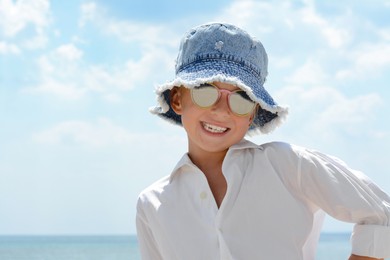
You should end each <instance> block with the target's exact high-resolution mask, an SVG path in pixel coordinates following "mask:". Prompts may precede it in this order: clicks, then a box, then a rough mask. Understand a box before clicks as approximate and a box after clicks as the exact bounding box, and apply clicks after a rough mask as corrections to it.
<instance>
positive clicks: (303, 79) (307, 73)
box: [286, 59, 328, 86]
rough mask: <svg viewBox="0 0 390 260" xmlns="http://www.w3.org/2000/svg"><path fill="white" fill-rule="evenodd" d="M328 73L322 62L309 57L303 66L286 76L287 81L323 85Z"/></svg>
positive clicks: (298, 83) (297, 83)
mask: <svg viewBox="0 0 390 260" xmlns="http://www.w3.org/2000/svg"><path fill="white" fill-rule="evenodd" d="M327 78H328V75H327V74H326V73H325V70H324V68H322V66H321V62H319V61H317V60H314V59H309V60H307V61H306V63H305V64H303V65H302V66H301V67H299V68H297V69H296V70H295V71H293V72H292V75H291V76H288V77H287V78H286V81H287V82H289V83H291V84H296V85H314V86H318V85H322V84H323V83H324V82H326V80H327Z"/></svg>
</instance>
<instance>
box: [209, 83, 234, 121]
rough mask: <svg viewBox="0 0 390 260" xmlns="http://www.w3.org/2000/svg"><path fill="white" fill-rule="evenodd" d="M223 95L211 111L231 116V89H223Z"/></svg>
mask: <svg viewBox="0 0 390 260" xmlns="http://www.w3.org/2000/svg"><path fill="white" fill-rule="evenodd" d="M220 92H221V96H220V98H219V99H218V101H217V102H216V103H215V104H214V105H213V106H212V107H211V111H212V113H213V114H216V115H218V116H229V115H230V108H229V103H228V99H229V94H230V91H228V90H227V91H224V90H221V89H220Z"/></svg>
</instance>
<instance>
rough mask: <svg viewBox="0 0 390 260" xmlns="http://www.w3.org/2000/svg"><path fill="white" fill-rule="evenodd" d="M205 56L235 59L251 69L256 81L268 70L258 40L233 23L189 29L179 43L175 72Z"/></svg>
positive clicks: (266, 59)
mask: <svg viewBox="0 0 390 260" xmlns="http://www.w3.org/2000/svg"><path fill="white" fill-rule="evenodd" d="M208 59H209V60H212V59H214V60H222V59H223V60H225V61H228V62H234V63H239V64H241V65H242V66H245V67H246V68H247V69H248V70H251V71H252V73H253V74H254V75H256V76H257V78H258V80H259V81H260V82H259V83H260V84H263V83H264V81H265V79H266V77H267V74H268V72H267V65H268V57H267V54H266V52H265V49H264V47H263V45H262V44H261V42H260V41H258V40H256V39H254V38H252V37H251V36H250V35H249V34H248V33H247V32H246V31H244V30H242V29H240V28H238V27H236V26H234V25H230V24H221V23H212V24H205V25H201V26H198V27H196V28H194V29H192V30H191V31H189V32H188V33H187V34H186V35H185V37H183V39H182V41H181V44H180V51H179V54H178V56H177V60H176V74H177V73H179V72H180V71H181V70H183V69H185V68H186V67H187V66H189V65H190V64H193V63H196V62H202V61H204V60H208Z"/></svg>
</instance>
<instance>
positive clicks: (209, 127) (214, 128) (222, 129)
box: [203, 123, 227, 133]
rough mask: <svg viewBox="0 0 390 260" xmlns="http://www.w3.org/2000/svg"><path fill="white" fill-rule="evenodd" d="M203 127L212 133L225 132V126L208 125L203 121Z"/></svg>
mask: <svg viewBox="0 0 390 260" xmlns="http://www.w3.org/2000/svg"><path fill="white" fill-rule="evenodd" d="M203 127H204V129H206V130H207V131H209V132H212V133H223V132H225V131H226V130H227V128H226V127H220V126H216V125H210V124H207V123H203Z"/></svg>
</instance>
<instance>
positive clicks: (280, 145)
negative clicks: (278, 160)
mask: <svg viewBox="0 0 390 260" xmlns="http://www.w3.org/2000/svg"><path fill="white" fill-rule="evenodd" d="M260 150H262V151H263V152H265V153H268V154H273V155H277V156H299V155H300V154H302V153H303V152H304V150H305V148H303V147H300V146H297V145H294V144H290V143H286V142H269V143H264V144H261V145H260Z"/></svg>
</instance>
